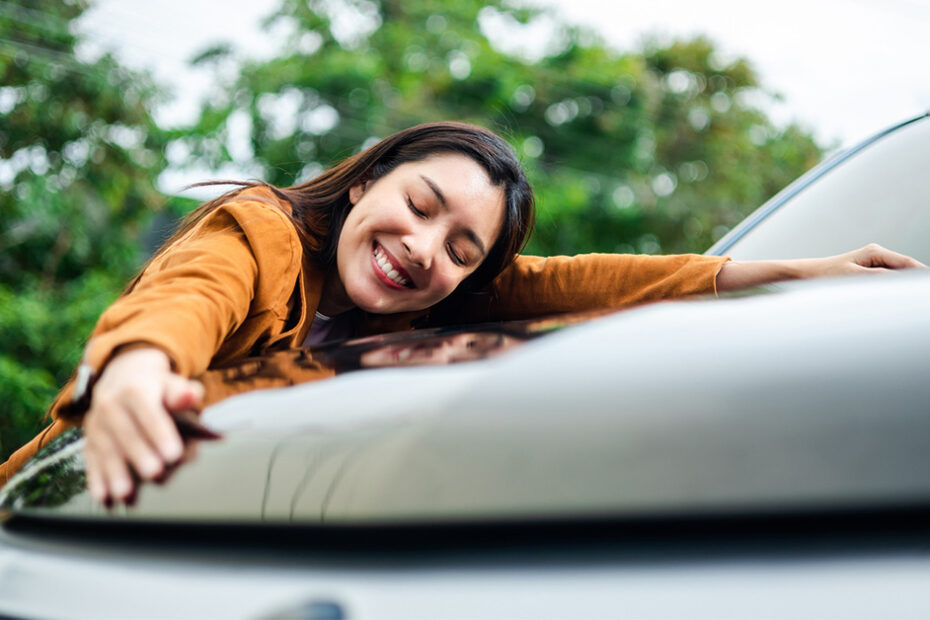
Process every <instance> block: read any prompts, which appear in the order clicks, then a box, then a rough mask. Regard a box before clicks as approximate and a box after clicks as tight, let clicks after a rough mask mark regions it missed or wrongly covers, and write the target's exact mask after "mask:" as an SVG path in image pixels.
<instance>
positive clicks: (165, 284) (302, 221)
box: [0, 123, 919, 502]
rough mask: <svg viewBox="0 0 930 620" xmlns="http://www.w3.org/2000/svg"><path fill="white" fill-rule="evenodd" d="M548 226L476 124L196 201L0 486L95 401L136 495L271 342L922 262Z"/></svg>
mask: <svg viewBox="0 0 930 620" xmlns="http://www.w3.org/2000/svg"><path fill="white" fill-rule="evenodd" d="M533 220H534V207H533V196H532V192H531V189H530V187H529V184H528V183H527V180H526V177H525V176H524V174H523V172H522V170H521V168H520V166H519V163H518V161H517V159H516V157H515V156H514V154H513V152H512V150H511V149H510V148H509V146H508V145H507V144H506V143H505V142H504V141H503V140H501V139H500V138H499V137H497V136H496V135H494V134H492V133H491V132H489V131H487V130H484V129H481V128H478V127H474V126H470V125H465V124H461V123H432V124H426V125H419V126H416V127H412V128H410V129H406V130H404V131H401V132H399V133H397V134H394V135H392V136H390V137H388V138H386V139H385V140H383V141H381V142H380V143H378V144H376V145H375V146H373V147H371V148H370V149H368V150H366V151H364V152H362V153H360V154H358V155H356V156H354V157H351V158H349V159H347V160H346V161H344V162H342V163H340V164H339V165H337V166H335V167H334V168H332V169H331V170H329V171H327V172H325V173H323V174H322V175H321V176H319V177H317V178H316V179H313V180H311V181H309V182H307V183H304V184H302V185H298V186H295V187H291V188H286V189H279V188H274V187H271V186H268V185H264V184H260V183H256V184H244V187H243V188H241V189H237V190H235V191H233V192H230V193H228V194H225V195H224V196H221V197H220V198H218V199H217V200H214V201H212V202H210V203H207V204H206V205H203V206H202V207H200V208H199V209H197V210H196V211H194V212H193V213H192V214H191V216H189V217H188V219H187V220H186V221H185V223H184V224H183V225H182V227H181V229H180V230H179V231H178V232H177V233H176V234H175V235H174V236H173V237H172V238H171V239H169V240H168V242H166V243H165V245H164V246H163V247H162V248H161V250H160V251H159V252H158V253H157V254H156V255H155V256H154V257H153V258H152V260H151V261H150V262H149V263H148V265H146V267H145V268H144V269H143V270H142V272H141V274H140V275H139V276H138V277H137V278H136V279H135V281H133V282H132V283H131V284H130V286H129V287H128V289H127V291H126V293H125V294H124V295H123V296H122V297H120V299H118V300H117V301H116V302H115V303H114V304H113V305H112V306H111V307H110V308H109V309H108V310H107V311H106V312H105V313H104V314H103V315H102V316H101V318H100V320H99V322H98V324H97V326H96V328H95V330H94V332H93V334H92V337H91V340H90V341H89V342H88V345H87V348H86V351H85V355H84V361H83V363H82V365H81V367H80V368H79V372H78V373H77V378H76V379H75V380H73V381H71V382H70V383H69V384H68V385H67V386H65V388H64V389H63V390H62V392H61V394H60V395H59V397H58V399H56V401H55V403H53V405H52V408H51V415H52V417H53V419H54V422H53V423H52V425H51V426H49V428H47V429H46V431H44V432H43V433H42V434H41V435H40V436H39V437H37V438H36V439H34V440H33V441H32V442H30V444H27V445H26V446H24V447H23V448H21V449H20V450H19V451H18V452H17V453H15V454H14V455H13V457H11V459H10V461H8V462H7V463H6V464H4V465H3V466H0V482H5V480H6V479H7V478H8V477H9V476H10V475H11V474H12V473H13V472H15V470H16V469H18V467H19V466H20V465H21V464H22V463H23V462H24V461H25V460H26V459H28V458H29V456H31V455H32V454H34V453H35V452H36V450H38V449H39V447H41V445H43V444H45V443H47V442H48V441H49V440H50V439H51V438H52V437H54V436H55V435H57V434H58V433H60V432H61V430H63V429H64V428H67V427H68V426H69V425H73V424H75V423H77V421H75V420H67V419H65V418H63V417H61V415H60V413H61V411H62V407H63V406H64V405H66V404H69V403H71V402H73V401H75V400H79V399H81V398H84V399H85V400H87V402H88V405H89V407H88V409H87V413H86V415H85V416H84V419H83V426H84V429H85V435H86V437H87V443H86V448H85V457H86V461H87V485H88V489H89V491H90V493H91V495H92V496H93V497H94V498H95V499H96V500H98V501H101V502H103V501H107V500H109V499H116V500H124V499H126V498H128V497H130V495H131V494H132V491H133V481H132V472H133V471H134V472H135V473H136V474H137V475H138V476H139V477H140V478H142V479H143V480H151V479H154V478H157V477H158V476H160V475H161V474H162V473H163V472H164V470H165V468H166V467H167V466H168V465H170V464H172V463H174V462H176V461H177V460H178V459H179V458H180V457H181V455H182V451H183V446H182V442H181V438H180V436H179V434H178V431H177V428H176V426H175V424H174V421H173V420H172V417H171V413H172V412H177V411H181V410H185V409H189V408H191V407H196V406H197V405H198V402H199V400H200V398H201V388H200V386H199V384H198V383H197V382H196V381H192V380H190V379H189V377H194V376H197V375H199V374H201V373H203V372H204V371H205V370H207V368H209V367H210V366H211V365H214V364H225V363H229V362H231V361H235V360H237V359H241V358H244V357H247V356H252V355H256V354H261V353H262V352H266V351H270V350H273V349H278V348H288V347H296V346H300V345H302V344H307V343H310V344H314V343H319V342H321V341H323V340H327V339H332V338H335V337H343V336H344V337H348V336H352V335H356V336H358V335H366V334H370V333H377V332H384V331H394V330H398V329H409V328H410V327H411V326H412V325H414V324H415V325H426V324H432V325H436V324H443V323H446V322H452V321H459V322H463V321H483V320H496V319H513V318H531V317H533V316H540V315H546V314H553V313H558V312H571V311H582V310H593V309H602V308H618V307H621V306H625V305H629V304H633V303H641V302H645V301H651V300H657V299H667V298H676V297H682V296H685V295H691V294H698V293H709V292H716V291H719V290H731V289H736V288H742V287H746V286H753V285H758V284H762V283H766V282H772V281H776V280H782V279H788V278H799V277H812V276H819V275H831V274H839V273H847V272H855V271H862V270H868V269H872V268H876V267H892V268H899V267H912V266H918V265H919V263H917V262H916V261H913V260H912V259H909V258H907V257H903V256H900V255H897V254H894V253H892V252H888V251H886V250H883V249H881V248H878V247H877V246H870V247H867V248H863V249H862V250H859V251H857V252H852V253H849V254H845V255H842V256H837V257H831V258H827V259H810V260H797V261H771V262H754V263H733V262H727V260H728V259H726V258H720V257H705V256H699V255H683V256H661V257H660V256H628V255H585V256H579V257H571V258H569V257H555V258H548V259H543V258H537V257H523V256H520V257H518V256H517V253H518V252H519V250H520V249H521V248H522V247H523V245H524V243H525V241H526V238H527V236H528V234H529V232H530V230H531V228H532V224H533ZM88 386H92V389H89V387H88Z"/></svg>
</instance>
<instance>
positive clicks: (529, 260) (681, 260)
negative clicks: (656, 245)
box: [466, 254, 729, 321]
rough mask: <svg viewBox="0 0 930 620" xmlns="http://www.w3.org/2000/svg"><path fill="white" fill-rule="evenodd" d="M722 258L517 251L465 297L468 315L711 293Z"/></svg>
mask: <svg viewBox="0 0 930 620" xmlns="http://www.w3.org/2000/svg"><path fill="white" fill-rule="evenodd" d="M728 260H729V258H727V257H720V256H703V255H700V254H679V255H669V256H649V255H634V254H581V255H578V256H552V257H549V258H542V257H539V256H518V257H517V258H516V260H515V261H514V262H513V263H512V264H511V265H510V266H509V267H508V268H507V269H505V270H504V271H503V273H501V275H499V276H498V277H497V278H496V279H495V280H494V282H493V284H492V285H491V287H490V289H489V291H488V293H487V294H485V295H480V296H476V297H475V298H474V299H472V300H470V301H469V302H468V308H467V311H466V313H467V315H468V316H469V319H470V320H475V321H494V320H513V319H527V318H534V317H539V316H545V315H551V314H559V313H565V312H586V311H594V310H608V309H620V308H624V307H627V306H632V305H636V304H641V303H646V302H652V301H659V300H664V299H678V298H681V297H686V296H689V295H699V294H716V278H717V273H718V272H719V271H720V268H721V267H722V266H723V263H725V262H726V261H728Z"/></svg>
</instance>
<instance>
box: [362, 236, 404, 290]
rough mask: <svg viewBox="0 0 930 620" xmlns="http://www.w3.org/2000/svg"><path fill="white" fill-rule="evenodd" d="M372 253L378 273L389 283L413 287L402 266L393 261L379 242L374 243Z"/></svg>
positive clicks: (402, 286)
mask: <svg viewBox="0 0 930 620" xmlns="http://www.w3.org/2000/svg"><path fill="white" fill-rule="evenodd" d="M372 254H373V257H374V263H375V265H377V271H378V275H381V276H383V278H384V279H387V280H388V281H389V282H390V283H391V284H395V285H397V286H398V287H401V288H414V285H413V282H412V281H411V279H410V276H409V274H408V273H407V272H406V271H404V268H403V267H401V266H399V265H397V264H395V263H394V261H393V260H392V257H391V256H390V255H389V254H388V253H387V252H386V251H385V250H384V248H383V247H381V244H379V243H375V248H374V250H373V251H372Z"/></svg>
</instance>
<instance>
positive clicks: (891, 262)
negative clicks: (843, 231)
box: [863, 244, 926, 269]
mask: <svg viewBox="0 0 930 620" xmlns="http://www.w3.org/2000/svg"><path fill="white" fill-rule="evenodd" d="M863 253H864V254H865V259H866V261H867V264H865V265H863V266H865V267H888V268H891V269H913V268H918V267H924V268H926V265H924V264H923V263H921V262H920V261H918V260H915V259H913V258H911V257H910V256H906V255H904V254H899V253H898V252H893V251H891V250H888V249H886V248H883V247H882V246H880V245H876V244H871V245H867V246H866V247H864V248H863Z"/></svg>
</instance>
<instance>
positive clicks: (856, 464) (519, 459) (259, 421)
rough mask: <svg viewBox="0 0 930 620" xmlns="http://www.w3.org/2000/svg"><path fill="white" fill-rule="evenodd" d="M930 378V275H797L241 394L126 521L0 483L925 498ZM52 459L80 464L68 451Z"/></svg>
mask: <svg viewBox="0 0 930 620" xmlns="http://www.w3.org/2000/svg"><path fill="white" fill-rule="evenodd" d="M928 377H930V274H927V273H895V274H891V275H889V276H886V277H874V276H866V277H856V278H845V279H842V280H834V281H820V282H801V283H795V284H792V285H789V286H781V287H775V288H772V289H769V290H768V291H767V294H759V295H753V296H744V297H737V298H730V299H720V300H702V301H690V302H674V303H671V302H670V303H661V304H655V305H651V306H647V307H642V308H638V309H634V310H629V311H625V312H620V313H617V314H614V315H610V316H607V317H604V318H601V319H596V320H593V321H590V322H588V323H585V324H582V325H579V326H575V327H571V328H568V329H565V330H563V331H560V332H558V333H555V334H552V335H549V336H546V337H544V338H541V339H539V340H536V341H533V342H530V343H527V344H525V345H523V346H521V347H519V348H517V349H516V350H514V351H512V352H508V353H506V354H504V355H501V356H499V357H496V358H492V359H487V360H482V361H476V362H469V363H466V364H460V365H456V366H444V367H426V368H402V369H401V368H390V369H380V370H367V371H363V372H355V373H348V374H345V375H340V376H338V377H335V378H333V379H328V380H326V381H321V382H317V383H310V384H305V385H300V386H296V387H288V388H282V389H272V390H262V391H256V392H250V393H248V394H244V395H241V396H235V397H232V398H229V399H228V400H225V401H223V402H221V403H219V404H217V405H215V406H212V407H210V408H208V409H207V410H205V411H204V413H203V416H202V421H203V423H204V424H205V425H206V426H208V427H210V428H211V429H213V430H215V431H217V432H219V433H221V434H222V435H223V438H222V439H221V440H218V441H209V442H208V441H204V442H199V445H197V446H196V449H197V453H196V456H195V457H194V458H192V460H191V461H190V462H188V463H186V464H184V465H183V466H181V467H180V468H178V470H177V471H175V472H174V473H173V475H172V477H171V478H170V479H169V480H168V481H167V482H165V483H164V484H161V485H155V484H148V485H144V486H143V487H142V488H141V489H140V490H139V494H138V497H137V500H136V503H135V505H134V506H132V507H117V508H114V509H109V510H108V509H105V508H103V507H100V506H98V505H95V504H94V503H93V502H92V501H91V500H90V498H89V496H88V494H87V493H86V492H84V491H83V488H82V484H81V482H82V478H81V477H80V476H77V477H75V476H72V478H71V480H72V481H74V480H78V481H79V483H78V484H74V483H73V482H72V487H73V488H71V490H70V491H62V492H61V493H58V494H57V495H56V496H55V499H54V500H48V501H43V500H38V501H37V500H35V499H34V498H35V497H38V496H41V493H40V494H38V495H36V494H35V492H34V490H33V494H32V495H30V494H29V492H27V491H24V490H17V485H15V484H10V485H8V486H7V487H6V488H5V489H4V490H3V492H2V493H0V496H2V497H0V506H2V508H3V509H4V510H6V511H7V513H8V514H22V515H29V516H33V517H54V518H65V519H71V518H78V519H100V520H107V521H111V520H120V521H125V520H129V521H143V522H153V521H154V522H172V523H204V522H206V523H259V522H271V523H299V524H305V525H307V524H309V525H320V524H322V525H326V524H336V525H350V524H392V523H446V522H449V523H459V522H481V521H501V520H504V521H507V520H512V519H520V520H524V519H534V520H536V519H543V520H544V519H550V518H553V519H563V518H574V517H584V518H587V517H605V516H606V517H651V516H686V515H702V514H748V513H760V512H761V513H771V512H775V513H779V512H792V511H798V510H801V511H805V510H844V509H855V508H862V507H871V508H874V507H885V506H899V505H914V504H918V505H919V504H927V503H930V475H928V474H930V380H928ZM69 450H70V452H69ZM49 458H50V459H56V458H57V460H56V461H55V462H54V463H53V464H52V465H49V466H48V467H46V469H47V470H48V469H49V468H51V467H57V468H59V469H61V468H62V467H64V466H68V467H71V468H72V470H75V471H78V472H80V470H81V469H82V467H83V463H82V460H81V456H80V443H79V442H77V443H74V444H72V446H70V447H68V448H66V449H65V450H64V451H63V452H59V453H58V454H57V455H55V456H53V457H49ZM41 471H42V467H41V466H33V467H32V473H29V476H31V477H32V480H33V487H34V486H35V479H36V477H37V476H40V475H41ZM45 475H46V477H49V474H48V473H47V472H46V474H45ZM59 476H60V474H59ZM52 478H54V473H53V475H52ZM20 483H22V480H20ZM25 488H28V485H26V486H24V487H20V489H25ZM30 498H33V499H30Z"/></svg>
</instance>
